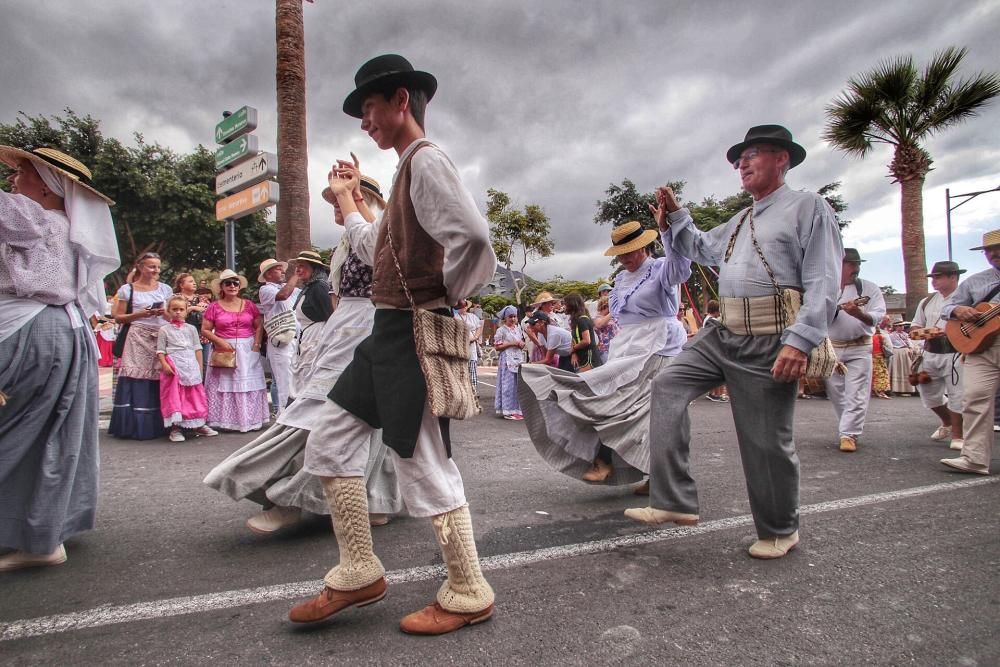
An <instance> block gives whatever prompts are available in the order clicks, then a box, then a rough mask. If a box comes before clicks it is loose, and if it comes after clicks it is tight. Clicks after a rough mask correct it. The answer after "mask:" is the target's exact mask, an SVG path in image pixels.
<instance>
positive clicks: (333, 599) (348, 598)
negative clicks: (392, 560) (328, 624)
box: [288, 577, 385, 623]
mask: <svg viewBox="0 0 1000 667" xmlns="http://www.w3.org/2000/svg"><path fill="white" fill-rule="evenodd" d="M384 597H385V577H381V578H380V579H379V580H378V581H376V582H375V583H373V584H368V585H367V586H365V587H364V588H359V589H358V590H356V591H338V590H335V589H333V588H330V587H329V586H325V587H324V588H323V592H322V593H320V594H319V595H317V596H316V597H314V598H313V599H311V600H306V601H305V602H302V603H300V604H297V605H295V606H294V607H292V608H291V610H290V611H289V612H288V620H290V621H291V622H292V623H315V622H316V621H324V620H326V619H328V618H330V617H331V616H333V615H334V614H336V613H337V612H339V611H343V610H345V609H347V608H348V607H364V606H365V605H369V604H372V603H375V602H378V601H379V600H381V599H382V598H384Z"/></svg>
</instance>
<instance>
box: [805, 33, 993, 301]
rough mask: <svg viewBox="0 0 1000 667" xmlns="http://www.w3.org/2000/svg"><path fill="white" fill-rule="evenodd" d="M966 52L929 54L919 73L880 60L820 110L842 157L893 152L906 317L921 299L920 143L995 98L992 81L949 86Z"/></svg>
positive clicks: (907, 60) (901, 60)
mask: <svg viewBox="0 0 1000 667" xmlns="http://www.w3.org/2000/svg"><path fill="white" fill-rule="evenodd" d="M965 54H966V50H965V49H964V48H963V49H955V48H948V49H945V50H944V51H941V52H940V53H937V54H935V55H934V57H933V58H932V59H931V61H930V63H928V64H927V66H926V68H925V69H924V71H923V73H922V74H921V73H920V72H918V71H917V68H916V67H915V66H914V64H913V58H912V57H910V56H899V57H896V58H892V59H888V60H884V61H882V62H880V63H879V64H878V65H877V66H876V67H875V68H874V69H873V70H871V71H869V72H866V73H864V74H861V75H859V76H855V77H852V78H851V79H849V80H848V82H847V90H846V91H845V92H843V93H841V95H840V97H838V98H837V99H836V100H834V101H833V103H832V104H830V105H829V106H827V108H826V114H827V121H828V122H827V126H826V128H825V130H824V131H823V138H824V139H825V140H826V141H828V142H830V144H832V145H833V146H834V147H835V148H838V149H840V150H842V151H844V152H845V153H847V154H848V155H854V156H857V157H860V158H864V157H866V156H867V155H869V154H870V153H871V152H872V150H873V148H874V146H875V144H888V145H891V146H892V147H893V158H892V162H890V163H889V165H888V168H889V175H890V177H891V178H892V182H893V183H899V185H900V190H901V202H900V206H901V214H902V215H901V240H902V243H901V245H902V249H903V267H904V271H905V278H906V312H907V313H908V314H909V315H910V316H912V315H913V312H914V311H915V310H916V307H917V304H918V303H919V301H920V299H922V298H923V297H924V296H926V295H927V263H926V257H925V254H924V218H923V186H924V179H925V178H926V177H927V173H928V172H929V171H930V170H931V164H933V160H932V159H931V156H930V154H929V153H928V152H927V150H926V149H924V147H923V146H922V144H923V143H924V142H925V141H926V139H928V138H929V137H930V136H932V135H933V134H936V133H938V132H940V131H942V130H944V129H946V128H948V127H951V126H952V125H956V124H958V123H959V122H961V121H964V120H966V119H967V118H970V117H971V116H974V115H976V114H977V113H978V110H979V109H980V108H981V107H983V106H984V105H986V104H987V103H989V102H990V101H991V100H992V99H993V98H995V97H996V96H997V95H1000V78H998V77H997V75H995V74H982V73H980V74H977V75H976V76H975V77H973V78H971V79H961V80H956V79H955V77H956V74H957V71H958V68H959V65H960V64H961V63H962V59H963V58H965Z"/></svg>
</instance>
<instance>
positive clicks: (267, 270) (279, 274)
mask: <svg viewBox="0 0 1000 667" xmlns="http://www.w3.org/2000/svg"><path fill="white" fill-rule="evenodd" d="M287 269H288V262H279V261H278V260H276V259H265V260H264V261H263V262H261V263H260V274H259V275H258V276H257V281H258V282H260V283H263V285H262V286H261V288H260V291H259V292H258V293H257V298H258V299H260V312H261V315H263V317H264V321H265V322H267V321H268V320H269V319H271V318H272V317H274V316H276V315H279V314H281V313H283V312H285V311H290V310H292V308H293V306H294V305H295V297H296V296H298V293H299V290H298V288H297V287H296V285H297V283H298V279H297V278H295V277H293V278H292V280H289V281H288V282H287V283H286V282H285V271H286V270H287ZM266 356H267V361H268V363H269V364H270V365H271V380H272V382H274V386H275V389H276V396H277V398H276V403H275V406H274V407H275V411H276V412H277V413H278V414H280V413H281V411H282V410H284V409H285V404H287V403H288V385H289V384H290V383H291V381H292V360H293V359H294V358H295V339H294V337H293V338H292V340H290V341H288V342H285V343H279V342H276V341H273V340H271V339H270V338H268V340H267V355H266ZM272 396H275V393H272Z"/></svg>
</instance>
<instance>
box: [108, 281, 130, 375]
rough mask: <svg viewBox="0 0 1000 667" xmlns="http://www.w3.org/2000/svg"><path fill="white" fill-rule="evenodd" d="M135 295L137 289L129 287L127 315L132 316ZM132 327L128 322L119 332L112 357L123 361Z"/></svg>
mask: <svg viewBox="0 0 1000 667" xmlns="http://www.w3.org/2000/svg"><path fill="white" fill-rule="evenodd" d="M133 295H135V287H134V286H132V285H129V293H128V305H127V306H125V314H126V315H131V314H132V296H133ZM131 326H132V323H131V322H126V323H125V324H123V325H122V326H121V329H119V330H118V336H117V337H115V344H114V345H112V346H111V356H113V357H118V358H119V359H121V356H122V354H124V352H125V337H126V336H128V330H129V328H130V327H131Z"/></svg>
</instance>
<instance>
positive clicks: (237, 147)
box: [215, 134, 258, 170]
mask: <svg viewBox="0 0 1000 667" xmlns="http://www.w3.org/2000/svg"><path fill="white" fill-rule="evenodd" d="M257 151H258V148H257V136H256V135H254V134H244V135H243V136H242V137H240V138H239V139H234V140H233V141H231V142H229V143H228V144H226V145H225V146H223V147H222V148H220V149H219V150H217V151H215V169H216V170H219V169H222V168H223V167H225V166H226V165H227V164H232V163H233V162H236V161H237V160H242V159H243V158H245V157H247V156H248V155H256V154H257Z"/></svg>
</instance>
